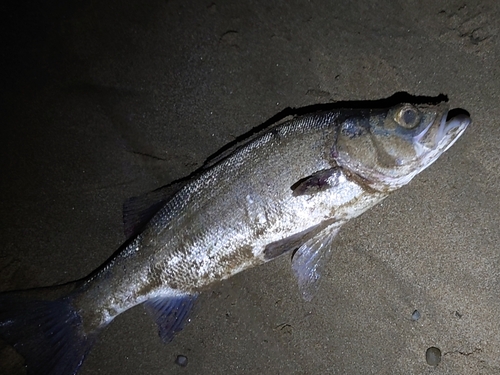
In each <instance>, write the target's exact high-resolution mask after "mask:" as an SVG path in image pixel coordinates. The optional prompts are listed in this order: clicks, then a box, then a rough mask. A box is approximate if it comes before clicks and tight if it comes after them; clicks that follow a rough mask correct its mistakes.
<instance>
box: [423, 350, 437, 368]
mask: <svg viewBox="0 0 500 375" xmlns="http://www.w3.org/2000/svg"><path fill="white" fill-rule="evenodd" d="M425 360H426V361H427V364H429V365H430V366H437V365H439V362H441V350H440V349H439V348H436V347H435V346H431V347H430V348H428V349H427V351H426V352H425Z"/></svg>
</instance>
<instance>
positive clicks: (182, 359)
mask: <svg viewBox="0 0 500 375" xmlns="http://www.w3.org/2000/svg"><path fill="white" fill-rule="evenodd" d="M175 364H177V365H179V366H181V367H186V366H187V364H188V359H187V357H186V356H184V355H178V356H177V358H176V359H175Z"/></svg>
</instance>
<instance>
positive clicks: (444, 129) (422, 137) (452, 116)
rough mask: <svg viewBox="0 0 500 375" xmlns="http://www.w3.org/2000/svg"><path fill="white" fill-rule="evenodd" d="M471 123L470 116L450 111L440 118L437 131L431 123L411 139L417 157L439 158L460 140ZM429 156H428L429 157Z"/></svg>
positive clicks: (463, 111)
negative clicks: (431, 156) (426, 155)
mask: <svg viewBox="0 0 500 375" xmlns="http://www.w3.org/2000/svg"><path fill="white" fill-rule="evenodd" d="M470 123H471V119H470V115H469V113H468V112H467V111H465V110H463V109H458V108H457V109H452V110H450V111H447V112H446V113H444V114H443V116H442V117H441V120H440V121H439V125H438V126H437V129H436V127H435V126H433V125H434V124H435V122H433V121H431V122H430V123H429V124H428V125H427V126H426V127H425V128H424V129H423V130H422V131H420V132H419V133H418V134H416V135H415V136H414V137H413V143H414V145H415V149H416V151H417V155H418V157H422V156H424V155H425V154H432V155H433V156H434V155H435V156H439V155H441V154H442V153H443V152H445V151H446V150H448V149H449V148H450V147H451V146H453V144H454V143H455V142H456V141H457V140H458V138H460V136H461V135H462V133H463V132H464V131H465V129H467V127H468V126H469V124H470ZM429 156H430V155H429Z"/></svg>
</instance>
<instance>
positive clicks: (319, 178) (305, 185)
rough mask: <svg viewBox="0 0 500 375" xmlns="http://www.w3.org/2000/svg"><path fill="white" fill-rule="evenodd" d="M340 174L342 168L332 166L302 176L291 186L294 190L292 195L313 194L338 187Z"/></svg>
mask: <svg viewBox="0 0 500 375" xmlns="http://www.w3.org/2000/svg"><path fill="white" fill-rule="evenodd" d="M340 175H341V172H340V168H330V169H324V170H321V171H317V172H315V173H313V174H312V175H310V176H307V177H305V178H302V179H300V180H299V181H297V182H296V183H294V184H293V185H292V186H291V187H290V189H292V191H293V193H292V195H293V196H294V197H297V196H300V195H312V194H316V193H319V192H322V191H325V190H327V189H331V188H333V187H336V186H337V185H338V183H339V177H340Z"/></svg>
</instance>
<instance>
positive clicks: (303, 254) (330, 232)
mask: <svg viewBox="0 0 500 375" xmlns="http://www.w3.org/2000/svg"><path fill="white" fill-rule="evenodd" d="M339 230H340V227H339V226H333V225H332V226H329V227H327V228H325V229H323V230H322V231H321V232H319V233H317V234H316V235H315V236H314V237H312V238H311V239H309V240H307V241H306V242H304V244H302V246H300V247H299V249H298V250H297V251H296V252H295V254H294V255H293V258H292V270H293V273H294V274H295V276H296V277H297V281H298V284H299V290H300V294H301V295H302V298H304V300H306V301H310V300H311V299H312V298H313V297H314V294H315V293H316V291H317V290H318V286H319V279H320V277H321V275H322V273H323V269H324V267H325V265H326V264H327V263H328V261H329V260H330V258H331V255H332V242H333V239H334V238H335V236H336V235H337V233H338V232H339Z"/></svg>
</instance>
